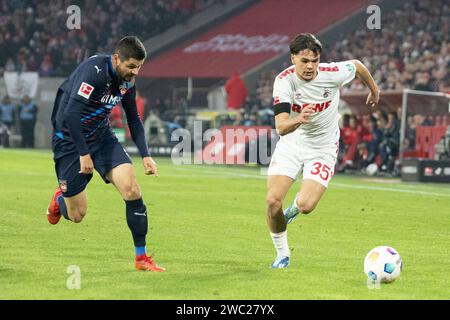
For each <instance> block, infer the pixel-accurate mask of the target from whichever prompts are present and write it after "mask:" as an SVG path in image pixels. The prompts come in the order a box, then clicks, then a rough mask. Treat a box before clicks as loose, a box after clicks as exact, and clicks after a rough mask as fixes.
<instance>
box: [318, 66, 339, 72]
mask: <svg viewBox="0 0 450 320" xmlns="http://www.w3.org/2000/svg"><path fill="white" fill-rule="evenodd" d="M319 71H330V72H336V71H339V68H338V67H337V66H334V67H333V68H331V67H319Z"/></svg>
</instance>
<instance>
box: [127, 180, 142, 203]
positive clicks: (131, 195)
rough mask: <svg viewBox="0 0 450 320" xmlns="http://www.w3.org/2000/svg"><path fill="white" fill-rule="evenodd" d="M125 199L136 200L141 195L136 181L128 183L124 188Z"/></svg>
mask: <svg viewBox="0 0 450 320" xmlns="http://www.w3.org/2000/svg"><path fill="white" fill-rule="evenodd" d="M124 193H125V194H124V198H125V200H136V199H139V198H140V197H141V189H140V188H139V185H138V184H137V183H130V184H129V185H128V186H126V187H125V190H124Z"/></svg>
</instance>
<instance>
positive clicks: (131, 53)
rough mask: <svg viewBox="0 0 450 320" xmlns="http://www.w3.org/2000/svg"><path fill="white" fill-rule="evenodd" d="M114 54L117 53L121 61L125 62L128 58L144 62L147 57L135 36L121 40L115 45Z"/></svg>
mask: <svg viewBox="0 0 450 320" xmlns="http://www.w3.org/2000/svg"><path fill="white" fill-rule="evenodd" d="M114 53H117V54H118V55H119V58H120V60H122V61H126V60H128V59H130V58H133V59H136V60H144V59H145V58H146V57H147V52H146V51H145V47H144V45H143V44H142V42H141V41H140V40H139V39H138V38H137V37H135V36H127V37H124V38H122V39H121V40H120V41H119V42H118V43H117V45H116V48H115V50H114Z"/></svg>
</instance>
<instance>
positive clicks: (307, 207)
mask: <svg viewBox="0 0 450 320" xmlns="http://www.w3.org/2000/svg"><path fill="white" fill-rule="evenodd" d="M316 205H317V203H315V202H314V201H308V200H306V201H304V200H301V199H300V200H299V199H297V207H298V208H299V209H300V212H301V213H303V214H308V213H311V212H312V211H313V210H314V209H315V207H316Z"/></svg>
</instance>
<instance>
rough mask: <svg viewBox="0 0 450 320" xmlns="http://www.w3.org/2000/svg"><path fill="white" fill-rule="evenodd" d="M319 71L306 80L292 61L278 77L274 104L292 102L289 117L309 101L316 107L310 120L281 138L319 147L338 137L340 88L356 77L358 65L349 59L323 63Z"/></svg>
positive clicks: (274, 86) (274, 89) (274, 90)
mask: <svg viewBox="0 0 450 320" xmlns="http://www.w3.org/2000/svg"><path fill="white" fill-rule="evenodd" d="M317 72H318V74H317V76H316V77H315V78H314V80H311V81H304V80H302V79H300V78H299V77H298V76H297V74H296V73H295V66H293V65H292V66H290V67H289V68H287V69H285V70H284V71H283V72H281V73H280V74H279V75H277V77H276V78H275V82H274V85H273V100H274V105H277V104H279V103H289V105H290V106H291V112H290V118H292V117H295V116H297V115H298V114H299V113H300V111H301V110H302V108H304V107H305V106H307V105H308V104H312V105H313V106H314V111H315V113H314V114H313V115H312V116H311V117H310V122H309V123H308V124H302V125H300V127H298V128H297V129H296V130H294V131H293V132H291V133H288V134H286V135H284V136H281V137H280V142H281V141H286V142H289V143H294V144H296V145H299V144H307V145H309V146H312V147H315V148H320V147H323V146H329V145H333V144H335V143H336V141H338V140H339V125H338V121H339V113H338V104H339V89H340V88H341V87H342V86H343V85H345V84H347V83H349V82H350V81H351V80H353V79H354V78H355V73H356V66H355V64H354V63H353V62H352V61H350V60H349V61H343V62H333V63H320V64H319V67H318V70H317Z"/></svg>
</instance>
